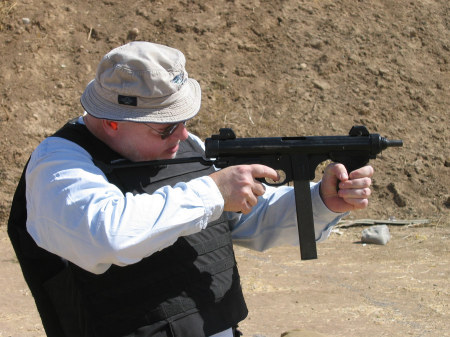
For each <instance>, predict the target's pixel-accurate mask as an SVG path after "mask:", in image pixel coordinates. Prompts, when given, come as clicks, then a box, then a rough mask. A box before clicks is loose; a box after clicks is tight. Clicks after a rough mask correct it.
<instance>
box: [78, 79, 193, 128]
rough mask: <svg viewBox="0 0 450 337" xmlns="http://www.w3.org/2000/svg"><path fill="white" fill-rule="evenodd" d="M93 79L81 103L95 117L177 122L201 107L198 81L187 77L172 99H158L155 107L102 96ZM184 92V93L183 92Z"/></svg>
mask: <svg viewBox="0 0 450 337" xmlns="http://www.w3.org/2000/svg"><path fill="white" fill-rule="evenodd" d="M95 81H96V80H92V81H91V82H89V84H88V85H87V87H86V89H85V91H84V92H83V94H82V95H81V105H82V106H83V108H84V109H85V110H86V112H87V113H88V114H90V115H92V116H94V117H97V118H101V119H108V120H116V121H129V122H141V123H177V122H182V121H185V120H188V119H191V118H193V117H194V116H195V115H196V114H197V113H198V112H199V110H200V105H201V88H200V85H199V83H198V82H197V81H196V80H194V79H192V78H188V79H187V81H186V83H185V84H184V85H183V86H182V88H181V89H180V92H179V95H177V96H178V98H177V99H175V100H168V101H170V102H169V103H167V104H164V102H163V103H162V104H161V100H158V103H157V104H155V105H154V106H151V104H148V103H147V104H146V106H145V107H139V106H129V105H123V104H119V103H118V102H117V103H114V102H111V101H109V100H106V99H104V98H103V97H102V96H101V95H99V94H98V93H97V91H96V87H95V86H96V83H95ZM183 91H184V92H183Z"/></svg>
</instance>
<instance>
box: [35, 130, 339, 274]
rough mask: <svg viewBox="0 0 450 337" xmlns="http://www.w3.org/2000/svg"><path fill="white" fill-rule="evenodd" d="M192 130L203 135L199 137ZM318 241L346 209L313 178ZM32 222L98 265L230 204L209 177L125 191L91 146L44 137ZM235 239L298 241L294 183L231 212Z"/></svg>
mask: <svg viewBox="0 0 450 337" xmlns="http://www.w3.org/2000/svg"><path fill="white" fill-rule="evenodd" d="M190 137H192V138H194V139H196V140H197V141H198V142H200V143H201V141H200V139H199V138H197V137H195V136H194V135H192V134H190ZM311 193H312V200H313V211H314V221H315V233H316V239H317V241H321V240H324V239H326V238H327V237H328V235H329V233H330V231H331V228H332V226H333V225H334V224H336V223H337V221H339V219H340V218H341V216H342V214H337V213H333V212H331V211H330V210H329V209H328V208H327V207H326V206H325V205H324V204H323V202H322V200H321V198H320V196H319V185H318V184H311ZM26 199H27V214H28V217H27V230H28V232H29V233H30V235H31V236H32V237H33V239H34V240H35V241H36V243H37V244H38V245H39V246H40V247H42V248H44V249H46V250H48V251H50V252H52V253H54V254H56V255H59V256H61V257H63V258H65V259H67V260H69V261H71V262H73V263H75V264H76V265H78V266H80V267H81V268H84V269H85V270H88V271H90V272H92V273H96V274H100V273H103V272H105V271H106V270H107V269H108V268H109V267H110V266H111V265H112V264H116V265H119V266H124V265H128V264H133V263H136V262H139V261H140V260H141V259H142V258H144V257H146V256H149V255H151V254H153V253H155V252H157V251H159V250H161V249H163V248H165V247H168V246H170V245H172V244H173V243H174V242H175V241H176V240H177V239H178V237H180V236H185V235H189V234H193V233H196V232H199V231H201V230H202V229H204V228H205V227H206V225H207V224H208V222H210V221H213V220H216V219H218V218H219V216H220V215H221V214H222V212H223V207H224V201H223V198H222V195H221V194H220V191H219V189H218V188H217V186H216V185H215V183H214V181H213V180H212V179H211V178H210V177H208V176H205V177H200V178H197V179H193V180H191V181H189V182H187V183H178V184H177V185H175V186H174V187H169V186H166V187H162V188H160V189H158V190H157V191H156V192H154V193H153V194H145V193H144V194H137V195H133V194H132V193H126V194H123V193H122V192H121V191H120V190H119V188H117V187H116V186H115V185H113V184H111V183H109V182H108V180H107V179H106V177H105V175H104V173H103V172H102V171H101V170H100V169H99V168H98V167H97V166H95V165H94V164H93V162H92V158H91V156H90V154H89V153H88V152H87V151H86V150H84V149H83V148H81V147H80V146H78V145H76V144H75V143H73V142H71V141H68V140H66V139H63V138H57V137H50V138H47V139H45V140H44V141H43V142H42V143H41V144H40V145H39V146H38V147H37V148H36V150H35V151H34V152H33V154H32V156H31V158H30V161H29V164H28V168H27V171H26ZM228 215H229V217H230V218H231V219H232V223H233V224H234V226H233V229H232V237H233V241H234V242H235V243H237V244H241V245H244V246H246V247H249V248H253V249H257V250H265V249H268V248H270V247H274V246H277V245H282V244H298V234H297V218H296V210H295V201H294V193H293V188H292V187H278V188H274V187H270V186H267V189H266V193H265V194H264V195H263V196H261V197H259V201H258V204H257V205H256V206H255V207H254V208H253V211H252V212H251V213H250V214H248V215H241V214H237V213H228Z"/></svg>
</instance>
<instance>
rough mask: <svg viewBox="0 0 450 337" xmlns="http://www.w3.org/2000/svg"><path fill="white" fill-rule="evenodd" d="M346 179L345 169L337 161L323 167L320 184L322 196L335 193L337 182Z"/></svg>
mask: <svg viewBox="0 0 450 337" xmlns="http://www.w3.org/2000/svg"><path fill="white" fill-rule="evenodd" d="M347 180H348V173H347V169H346V168H345V166H344V165H342V164H339V163H332V164H330V165H328V166H327V167H326V168H325V171H324V174H323V177H322V182H321V184H320V194H321V196H322V198H323V197H327V196H332V195H337V190H338V184H339V182H341V181H347Z"/></svg>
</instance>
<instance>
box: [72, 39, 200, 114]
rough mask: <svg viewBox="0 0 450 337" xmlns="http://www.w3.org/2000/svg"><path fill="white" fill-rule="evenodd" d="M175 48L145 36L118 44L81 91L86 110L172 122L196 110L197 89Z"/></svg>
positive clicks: (88, 111)
mask: <svg viewBox="0 0 450 337" xmlns="http://www.w3.org/2000/svg"><path fill="white" fill-rule="evenodd" d="M185 64H186V59H185V57H184V55H183V53H182V52H181V51H179V50H177V49H174V48H171V47H168V46H164V45H160V44H156V43H151V42H145V41H133V42H130V43H128V44H125V45H123V46H120V47H117V48H115V49H113V50H111V51H110V52H109V53H108V54H106V55H105V56H104V57H103V58H102V60H101V61H100V63H99V65H98V68H97V72H96V75H95V79H93V80H92V81H91V82H89V84H88V85H87V87H86V89H85V91H84V92H83V94H82V96H81V105H82V106H83V108H84V109H85V110H86V112H87V113H88V114H90V115H92V116H94V117H97V118H101V119H109V120H117V121H131V122H145V123H177V122H181V121H185V120H188V119H191V118H192V117H194V116H195V115H196V114H197V113H198V111H199V110H200V104H201V89H200V85H199V84H198V82H197V81H196V80H194V79H192V78H189V77H188V73H187V72H186V70H185Z"/></svg>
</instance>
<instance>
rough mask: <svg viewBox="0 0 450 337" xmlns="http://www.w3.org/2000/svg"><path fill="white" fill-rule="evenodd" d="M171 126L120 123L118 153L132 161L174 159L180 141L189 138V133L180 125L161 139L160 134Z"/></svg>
mask: <svg viewBox="0 0 450 337" xmlns="http://www.w3.org/2000/svg"><path fill="white" fill-rule="evenodd" d="M171 125H173V124H154V123H133V122H119V124H118V128H117V130H116V131H115V132H117V134H116V137H114V138H115V145H116V146H115V147H116V151H117V152H119V153H120V154H122V155H123V156H125V157H126V158H127V159H130V160H132V161H146V160H156V159H171V158H174V157H175V155H176V153H177V151H178V147H179V143H180V141H182V140H186V139H187V138H188V132H187V130H186V127H185V125H184V124H183V123H180V124H179V125H178V126H177V127H176V129H175V130H173V133H172V134H171V135H169V136H167V137H164V136H163V137H161V135H160V134H159V133H163V132H164V131H166V130H168V129H170V127H171ZM162 138H164V139H162Z"/></svg>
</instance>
